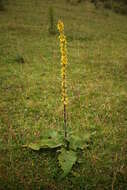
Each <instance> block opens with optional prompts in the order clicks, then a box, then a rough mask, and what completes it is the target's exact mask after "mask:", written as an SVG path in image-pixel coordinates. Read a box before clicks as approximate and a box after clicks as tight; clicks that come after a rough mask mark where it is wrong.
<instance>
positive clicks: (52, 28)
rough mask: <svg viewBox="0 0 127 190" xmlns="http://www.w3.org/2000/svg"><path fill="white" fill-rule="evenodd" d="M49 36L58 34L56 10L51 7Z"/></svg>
mask: <svg viewBox="0 0 127 190" xmlns="http://www.w3.org/2000/svg"><path fill="white" fill-rule="evenodd" d="M48 31H49V34H52V35H53V34H56V26H55V18H54V9H53V7H49V28H48Z"/></svg>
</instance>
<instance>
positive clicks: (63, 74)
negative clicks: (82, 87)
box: [57, 20, 68, 139]
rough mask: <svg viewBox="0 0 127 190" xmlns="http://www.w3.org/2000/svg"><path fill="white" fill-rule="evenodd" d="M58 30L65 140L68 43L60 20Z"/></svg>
mask: <svg viewBox="0 0 127 190" xmlns="http://www.w3.org/2000/svg"><path fill="white" fill-rule="evenodd" d="M57 28H58V31H59V40H60V52H61V65H62V68H61V77H62V82H61V88H62V102H63V106H64V131H65V139H66V137H67V132H66V127H67V111H66V106H67V104H68V98H67V92H66V89H67V85H66V65H67V41H66V36H65V35H64V23H63V22H62V21H61V20H59V21H58V24H57Z"/></svg>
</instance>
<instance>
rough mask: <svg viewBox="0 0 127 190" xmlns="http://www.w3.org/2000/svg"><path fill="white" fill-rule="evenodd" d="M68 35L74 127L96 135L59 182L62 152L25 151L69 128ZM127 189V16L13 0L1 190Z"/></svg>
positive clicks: (0, 144) (0, 104) (1, 56)
mask: <svg viewBox="0 0 127 190" xmlns="http://www.w3.org/2000/svg"><path fill="white" fill-rule="evenodd" d="M50 6H53V7H54V16H55V20H56V22H57V20H58V19H59V18H62V20H63V21H64V24H65V32H66V35H67V40H68V62H69V64H68V69H67V75H68V79H67V82H68V98H69V105H68V130H72V131H73V132H74V133H84V131H85V130H87V131H89V132H90V133H92V132H94V138H93V141H92V142H91V144H90V146H89V149H87V148H86V149H85V150H84V153H83V156H82V158H81V160H82V162H81V163H80V164H78V163H77V164H76V165H75V166H74V167H73V169H72V171H71V173H70V174H69V175H68V176H67V177H66V178H65V179H63V180H62V181H59V180H58V179H59V175H60V174H61V169H60V167H59V166H58V163H57V153H56V152H53V151H51V152H50V151H48V150H46V151H40V152H39V153H38V152H34V151H31V150H28V149H26V148H23V147H22V145H24V144H27V143H29V142H31V141H33V140H35V139H37V138H38V139H39V138H40V137H41V135H42V134H43V133H44V131H45V129H47V128H51V129H54V130H58V129H60V128H61V130H62V125H63V119H62V104H61V87H60V86H61V76H60V68H61V65H60V53H59V40H58V35H57V34H56V35H50V34H49V33H48V26H49V17H48V14H49V13H48V12H49V7H50ZM17 189H18V190H19V189H20V190H22V189H23V190H24V189H25V190H30V189H33V190H35V189H41V190H63V189H64V190H71V189H73V190H109V189H112V190H126V189H127V17H126V16H121V15H118V14H115V13H112V12H111V11H107V10H104V9H99V10H96V9H95V8H94V6H93V5H92V4H90V3H84V2H82V3H80V4H78V5H76V6H75V5H71V4H67V2H66V1H64V0H61V1H59V0H54V1H51V0H37V1H35V0H12V1H11V0H8V1H7V4H6V8H5V11H0V190H17Z"/></svg>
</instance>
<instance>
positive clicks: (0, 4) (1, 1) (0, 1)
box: [0, 0, 4, 11]
mask: <svg viewBox="0 0 127 190" xmlns="http://www.w3.org/2000/svg"><path fill="white" fill-rule="evenodd" d="M0 11H4V4H3V0H0Z"/></svg>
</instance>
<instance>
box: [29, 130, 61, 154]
mask: <svg viewBox="0 0 127 190" xmlns="http://www.w3.org/2000/svg"><path fill="white" fill-rule="evenodd" d="M63 144H64V138H63V136H62V135H61V134H60V133H58V132H56V131H52V132H51V131H47V133H45V136H44V137H42V139H40V140H39V141H37V142H36V143H30V144H29V145H27V147H28V148H31V149H32V150H40V149H41V148H57V147H60V146H62V145H63Z"/></svg>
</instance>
